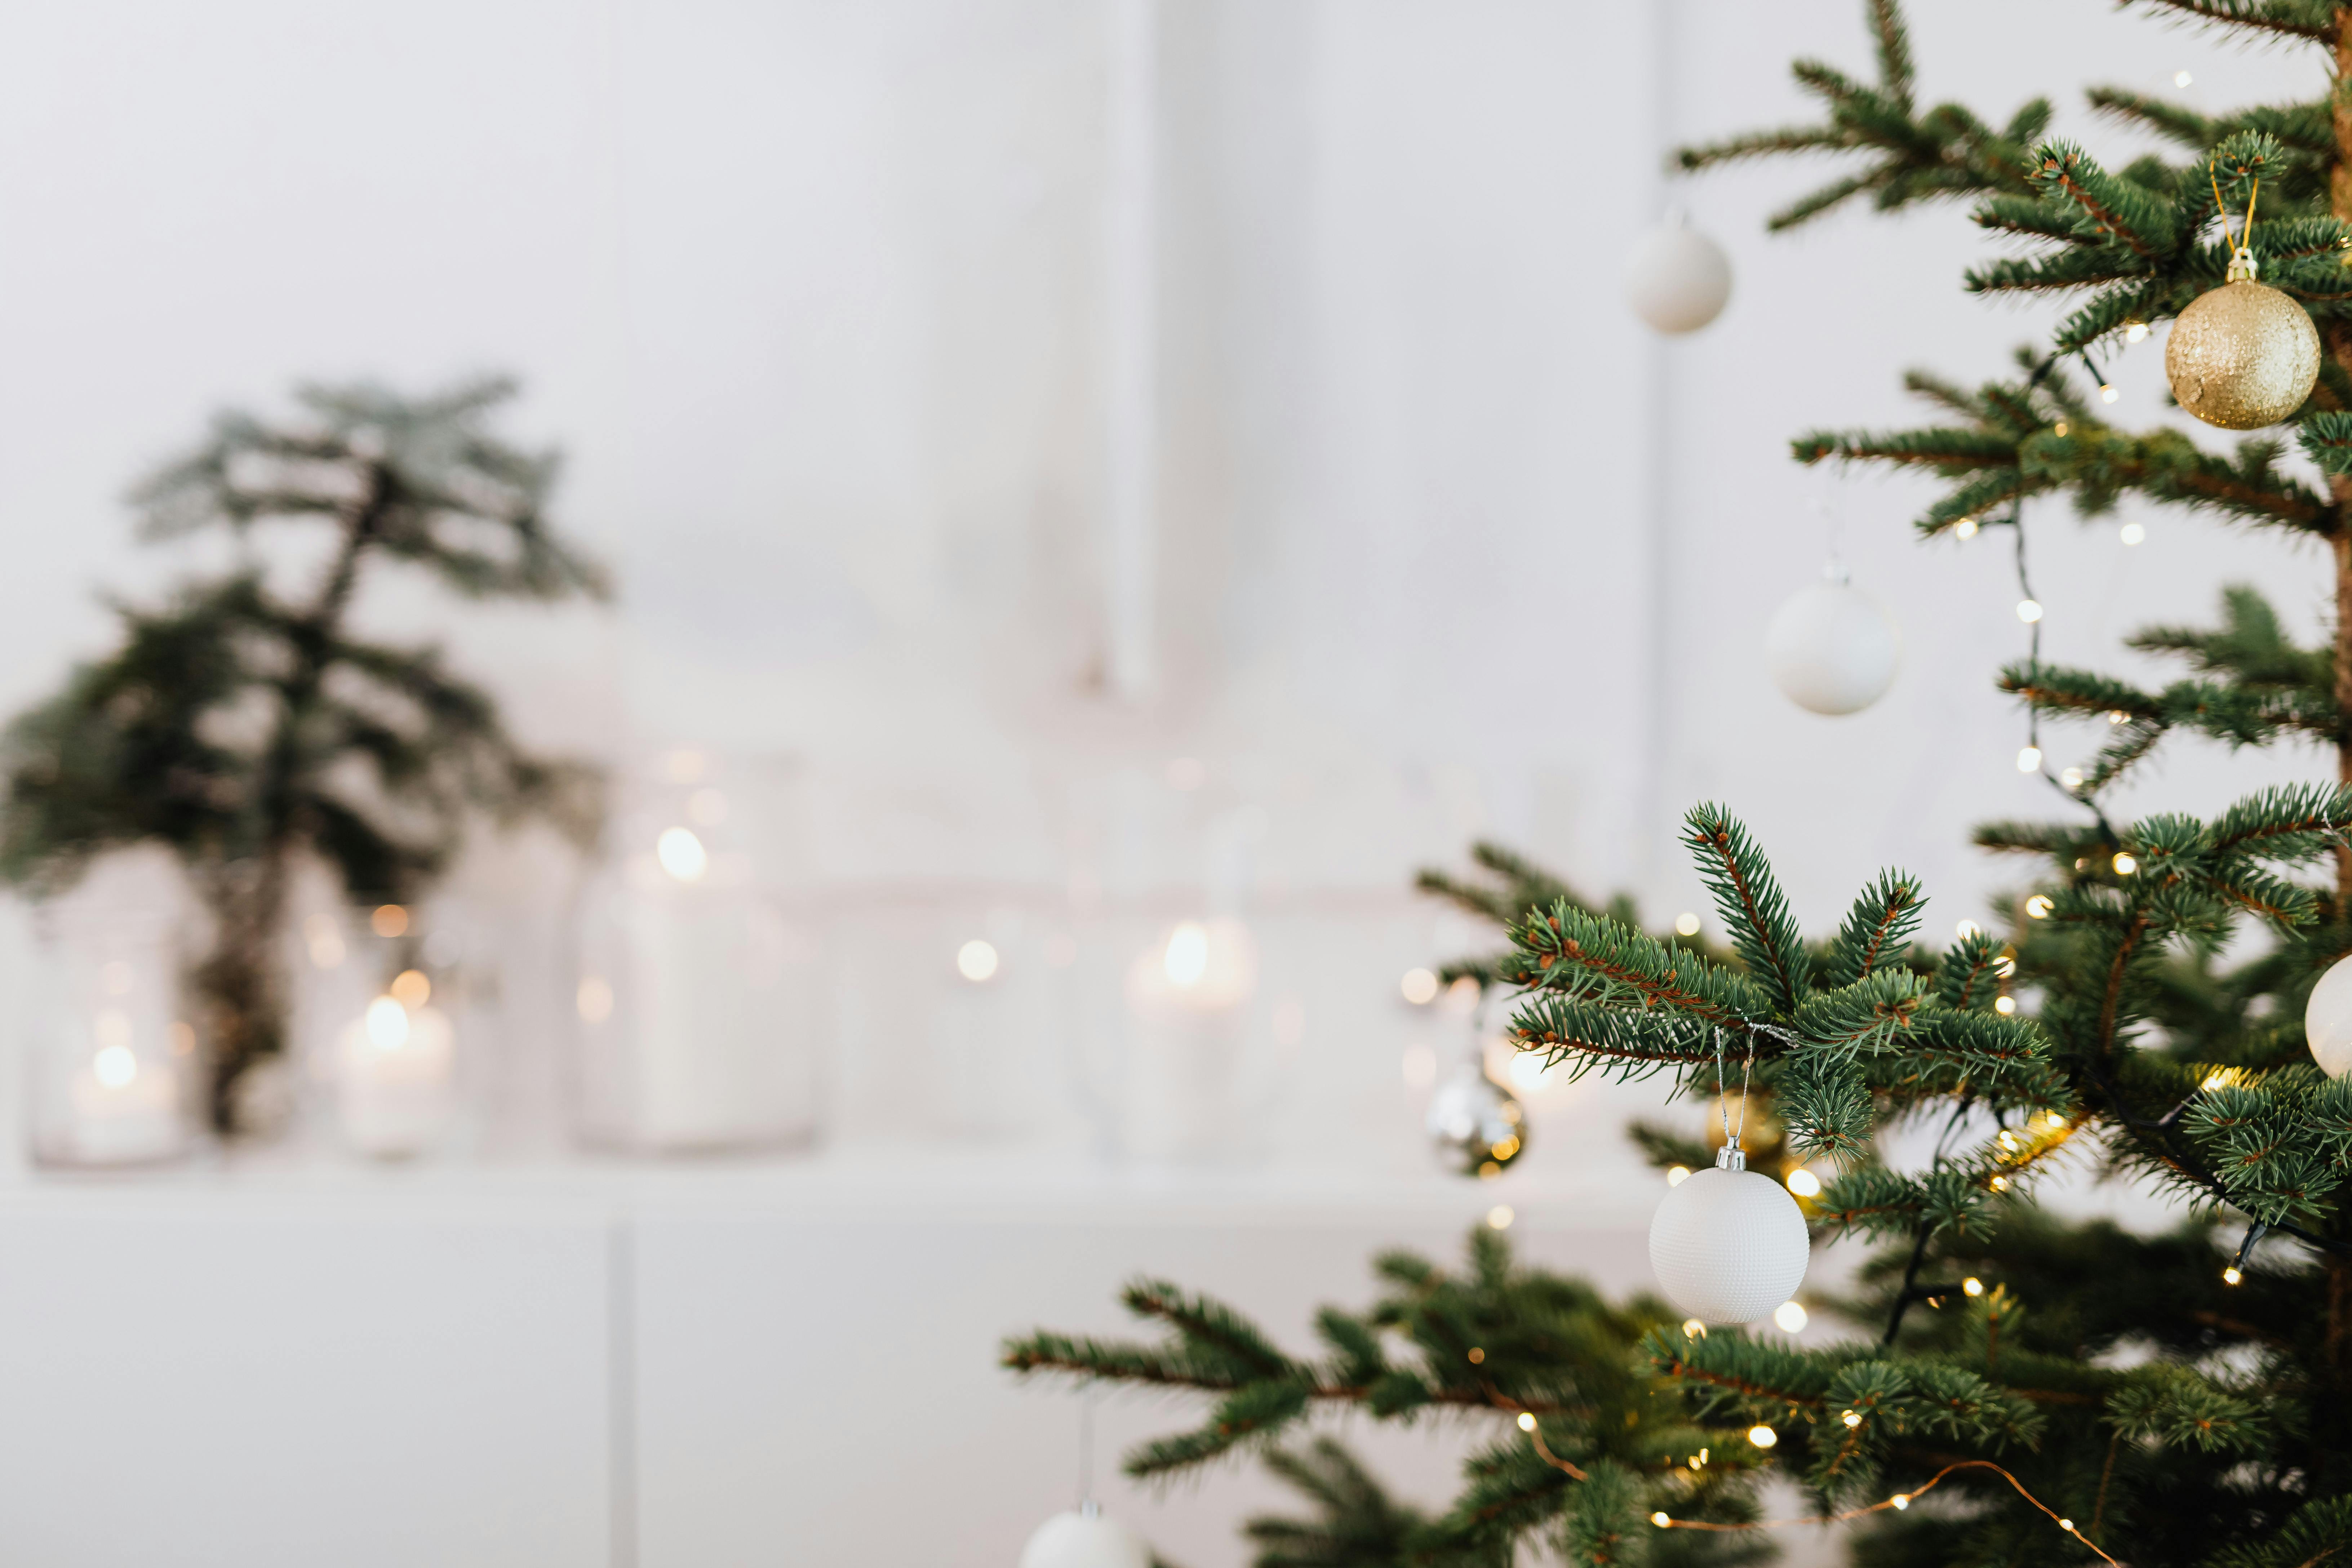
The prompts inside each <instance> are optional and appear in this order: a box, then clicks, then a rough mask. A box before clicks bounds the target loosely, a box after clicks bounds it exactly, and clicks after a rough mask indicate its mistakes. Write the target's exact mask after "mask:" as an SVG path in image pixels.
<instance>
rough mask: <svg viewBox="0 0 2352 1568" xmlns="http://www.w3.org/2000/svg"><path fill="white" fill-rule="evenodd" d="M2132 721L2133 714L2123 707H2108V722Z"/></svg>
mask: <svg viewBox="0 0 2352 1568" xmlns="http://www.w3.org/2000/svg"><path fill="white" fill-rule="evenodd" d="M2130 721H2131V715H2130V714H2128V713H2126V712H2125V711H2124V710H2122V709H2120V708H2110V709H2108V710H2107V722H2108V723H2110V724H2126V723H2129V722H2130Z"/></svg>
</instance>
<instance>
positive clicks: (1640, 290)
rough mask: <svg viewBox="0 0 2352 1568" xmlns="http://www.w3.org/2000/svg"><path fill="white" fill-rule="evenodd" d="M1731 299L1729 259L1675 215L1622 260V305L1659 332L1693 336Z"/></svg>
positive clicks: (1713, 318) (1652, 231) (1679, 216)
mask: <svg viewBox="0 0 2352 1568" xmlns="http://www.w3.org/2000/svg"><path fill="white" fill-rule="evenodd" d="M1730 298H1731V258H1729V257H1727V256H1726V255H1724V253H1723V247H1721V246H1719V245H1717V244H1716V243H1715V241H1713V240H1711V239H1709V238H1707V237H1706V236H1705V235H1703V234H1701V233H1699V231H1698V230H1696V229H1695V228H1693V227H1691V226H1690V224H1689V222H1688V221H1687V220H1686V219H1685V217H1684V216H1683V215H1682V214H1681V213H1679V212H1675V213H1670V214H1668V215H1667V216H1666V221H1665V222H1664V223H1662V224H1660V225H1659V226H1657V227H1655V228H1654V229H1652V230H1651V231H1650V232H1649V233H1648V234H1646V235H1644V236H1643V237H1642V239H1641V241H1640V243H1638V244H1636V245H1635V246H1634V247H1633V254H1632V255H1630V256H1628V257H1627V258H1625V302H1626V303H1627V304H1629V305H1631V306H1633V313H1634V314H1635V315H1637V316H1639V317H1641V318H1642V320H1643V321H1647V322H1649V323H1650V325H1651V326H1652V327H1654V328H1655V329H1656V330H1658V331H1662V332H1671V333H1682V332H1695V331H1698V330H1699V329H1700V328H1701V327H1704V326H1706V324H1707V323H1708V322H1709V321H1714V320H1715V319H1716V318H1717V316H1719V315H1721V314H1723V307H1724V305H1725V303H1726V302H1727V300H1730Z"/></svg>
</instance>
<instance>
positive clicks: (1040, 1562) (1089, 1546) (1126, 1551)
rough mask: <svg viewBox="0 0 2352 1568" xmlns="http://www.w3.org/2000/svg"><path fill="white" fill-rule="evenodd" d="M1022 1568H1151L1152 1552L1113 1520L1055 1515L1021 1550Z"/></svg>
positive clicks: (1092, 1515)
mask: <svg viewBox="0 0 2352 1568" xmlns="http://www.w3.org/2000/svg"><path fill="white" fill-rule="evenodd" d="M1088 1506H1089V1509H1091V1506H1092V1505H1088ZM1021 1568H1151V1548H1150V1547H1148V1546H1146V1545H1144V1543H1143V1539H1142V1537H1140V1536H1139V1535H1137V1534H1136V1533H1135V1531H1131V1530H1129V1529H1128V1528H1127V1526H1125V1525H1123V1524H1121V1523H1119V1522H1118V1521H1117V1520H1115V1519H1106V1518H1105V1517H1104V1516H1103V1515H1101V1514H1099V1513H1095V1512H1091V1511H1089V1512H1086V1513H1057V1514H1055V1516H1054V1517H1053V1518H1051V1519H1049V1520H1047V1521H1045V1523H1043V1524H1041V1525H1039V1526H1038V1527H1037V1533H1035V1534H1034V1535H1032V1536H1031V1537H1030V1538H1029V1544H1028V1545H1026V1546H1024V1547H1023V1548H1022V1549H1021Z"/></svg>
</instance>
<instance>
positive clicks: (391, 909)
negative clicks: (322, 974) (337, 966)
mask: <svg viewBox="0 0 2352 1568" xmlns="http://www.w3.org/2000/svg"><path fill="white" fill-rule="evenodd" d="M368 930H370V931H373V932H375V934H376V935H378V936H381V937H387V938H389V937H395V936H406V935H407V934H408V911H407V910H404V909H402V908H401V907H400V906H399V905H398V904H378V905H377V906H376V907H375V912H374V913H373V914H371V915H370V916H368ZM329 967H332V966H331V965H330V966H329Z"/></svg>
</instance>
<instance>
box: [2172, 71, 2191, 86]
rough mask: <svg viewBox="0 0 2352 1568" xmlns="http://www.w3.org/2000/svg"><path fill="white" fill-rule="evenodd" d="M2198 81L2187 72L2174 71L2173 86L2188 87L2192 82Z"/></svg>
mask: <svg viewBox="0 0 2352 1568" xmlns="http://www.w3.org/2000/svg"><path fill="white" fill-rule="evenodd" d="M2194 80H2196V78H2195V77H2192V76H2190V75H2189V73H2188V72H2187V71H2174V72H2173V73H2172V85H2173V86H2175V87H2187V86H2188V85H2189V83H2190V82H2192V81H2194Z"/></svg>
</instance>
